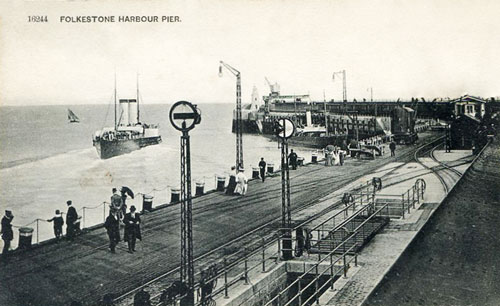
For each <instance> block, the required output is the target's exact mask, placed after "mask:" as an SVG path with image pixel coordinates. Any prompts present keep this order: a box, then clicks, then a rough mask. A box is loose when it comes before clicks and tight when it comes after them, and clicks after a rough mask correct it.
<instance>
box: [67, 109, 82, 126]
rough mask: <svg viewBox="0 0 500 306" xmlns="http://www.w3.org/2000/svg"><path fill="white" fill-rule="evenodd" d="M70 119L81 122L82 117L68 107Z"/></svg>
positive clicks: (71, 121) (70, 120)
mask: <svg viewBox="0 0 500 306" xmlns="http://www.w3.org/2000/svg"><path fill="white" fill-rule="evenodd" d="M68 121H69V122H70V123H78V122H80V118H78V116H77V115H75V113H73V111H72V110H70V109H69V108H68Z"/></svg>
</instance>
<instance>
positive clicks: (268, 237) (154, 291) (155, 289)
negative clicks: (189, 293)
mask: <svg viewBox="0 0 500 306" xmlns="http://www.w3.org/2000/svg"><path fill="white" fill-rule="evenodd" d="M441 139H442V138H438V139H434V140H432V141H431V142H430V143H425V144H423V145H421V146H419V147H418V148H417V149H416V151H413V150H409V151H408V152H405V153H404V154H402V155H401V156H399V159H400V160H403V161H410V160H412V157H413V156H415V158H416V156H417V152H419V151H421V150H423V149H425V148H428V147H429V145H430V144H435V143H436V142H437V141H438V140H441ZM427 151H428V152H429V150H427ZM404 165H405V163H402V164H401V165H399V166H396V167H394V168H393V169H391V170H389V171H388V172H386V173H385V174H384V175H382V176H381V178H382V179H384V178H385V177H387V176H389V175H391V174H392V173H393V172H394V171H397V170H398V169H400V168H401V167H403V166H404ZM378 167H380V165H378V166H377V168H378ZM321 169H322V168H319V169H318V168H311V169H310V170H308V171H305V172H303V173H300V174H296V175H292V177H291V179H292V180H293V181H294V184H293V186H292V197H293V195H294V190H304V189H306V190H307V189H309V188H312V187H313V186H314V187H316V188H314V189H316V190H325V189H326V192H325V194H329V193H331V192H332V190H331V189H330V190H328V189H327V188H326V187H328V186H331V185H332V184H333V183H334V182H335V183H336V185H337V186H338V187H337V186H336V189H338V188H343V187H345V186H346V185H348V184H349V183H351V182H353V181H355V180H358V179H359V178H360V177H362V176H364V175H366V173H363V174H360V175H358V176H355V177H354V178H353V177H349V178H345V179H339V177H330V178H325V179H324V180H322V181H321V182H318V181H313V182H310V181H304V182H299V181H298V179H299V178H300V177H301V176H307V175H309V174H312V173H314V172H316V171H321ZM372 172H373V171H372ZM393 184H396V182H395V183H392V184H389V185H386V187H387V186H390V185H393ZM318 187H319V188H318ZM280 189H281V184H280V183H279V182H277V183H273V185H270V186H269V187H268V189H266V190H267V192H266V194H272V193H275V192H279V190H280ZM356 189H359V187H358V188H356ZM356 189H355V190H354V191H356ZM266 194H262V195H258V197H259V198H261V197H262V200H264V199H265V198H266ZM253 200H255V198H254V199H253ZM209 202H210V199H208V198H207V199H206V200H203V198H202V199H200V201H199V203H198V204H197V206H196V209H195V210H194V212H193V213H196V214H198V213H204V212H208V211H210V209H212V207H213V206H212V205H210V204H207V203H209ZM204 203H205V205H204ZM317 203H318V201H317V200H316V201H312V202H305V203H304V204H302V205H300V206H298V207H297V206H296V207H294V208H293V212H294V213H297V212H300V211H302V210H305V209H308V208H310V207H311V206H314V205H316V204H317ZM212 204H213V202H212ZM247 204H248V203H246V201H244V200H242V201H240V203H238V204H237V206H235V205H234V203H233V204H228V203H227V201H226V202H220V203H217V204H216V205H217V206H218V208H222V212H224V213H227V212H229V211H230V210H234V209H238V207H240V206H244V205H247ZM339 205H342V203H341V201H340V200H339V201H336V202H334V203H333V204H332V205H330V206H329V207H328V208H327V209H324V210H321V211H319V212H318V213H316V214H314V215H313V216H311V217H309V218H307V219H306V220H300V222H298V223H297V222H296V223H295V225H296V226H297V227H298V226H301V225H303V224H307V223H310V222H311V221H312V220H314V219H316V218H318V217H319V216H321V215H324V214H326V213H328V212H331V211H332V210H335V209H336V208H338V206H339ZM219 212H221V211H220V210H219ZM280 220H281V216H278V217H276V218H273V219H272V220H270V221H268V222H265V223H264V224H261V225H258V226H257V227H256V228H254V229H253V230H250V231H248V232H246V233H244V234H243V235H240V236H238V237H236V238H234V239H232V240H231V241H228V242H227V243H225V244H223V245H220V246H218V247H216V248H214V249H212V250H210V251H208V252H206V253H204V254H202V255H200V256H198V257H196V258H195V271H199V270H200V267H203V266H205V265H207V263H213V258H214V257H215V258H216V257H218V255H217V254H219V255H221V254H222V255H221V256H219V260H220V258H221V257H223V255H224V250H225V249H226V248H231V246H233V245H237V244H240V245H241V244H242V242H243V241H245V242H246V241H261V240H262V238H263V237H264V240H265V243H266V244H271V243H275V242H276V240H277V235H276V228H277V227H279V223H280ZM164 222H174V223H175V222H180V216H179V215H178V214H172V215H170V217H169V219H168V220H164ZM148 230H155V228H154V227H152V228H150V229H148ZM260 245H261V244H259V246H260ZM257 247H258V246H257ZM250 249H251V248H250ZM250 251H251V250H250ZM243 253H245V254H247V255H248V248H247V250H245V252H241V254H238V252H237V253H235V254H231V256H232V257H234V260H233V261H232V262H231V263H230V264H232V265H236V264H238V261H239V260H241V259H242V258H243V257H244V254H243ZM238 255H240V256H238ZM178 271H179V267H176V268H174V269H171V270H169V271H167V272H165V273H163V274H161V275H159V276H157V277H155V278H154V279H152V280H150V281H148V282H145V283H143V284H142V285H141V286H138V287H136V288H134V289H132V290H129V291H127V292H124V293H123V294H122V295H121V296H119V297H117V298H116V299H115V302H116V303H117V304H118V305H132V304H133V299H132V297H133V295H134V294H135V293H136V292H138V291H139V290H141V289H144V290H147V291H148V292H149V293H150V294H151V300H152V305H160V304H159V297H160V295H161V292H162V291H163V289H165V288H166V287H168V284H170V283H172V282H173V281H175V280H177V279H178V277H177V274H178Z"/></svg>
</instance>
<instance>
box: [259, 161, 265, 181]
mask: <svg viewBox="0 0 500 306" xmlns="http://www.w3.org/2000/svg"><path fill="white" fill-rule="evenodd" d="M259 170H260V178H261V179H262V181H265V179H266V162H265V161H264V157H261V158H260V162H259Z"/></svg>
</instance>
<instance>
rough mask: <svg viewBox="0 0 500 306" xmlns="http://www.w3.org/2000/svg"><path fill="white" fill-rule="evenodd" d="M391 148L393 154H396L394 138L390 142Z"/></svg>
mask: <svg viewBox="0 0 500 306" xmlns="http://www.w3.org/2000/svg"><path fill="white" fill-rule="evenodd" d="M389 149H391V156H396V153H394V152H395V151H396V143H395V142H394V140H392V141H391V143H390V144H389Z"/></svg>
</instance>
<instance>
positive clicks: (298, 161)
mask: <svg viewBox="0 0 500 306" xmlns="http://www.w3.org/2000/svg"><path fill="white" fill-rule="evenodd" d="M297 165H298V166H304V157H298V158H297Z"/></svg>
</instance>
